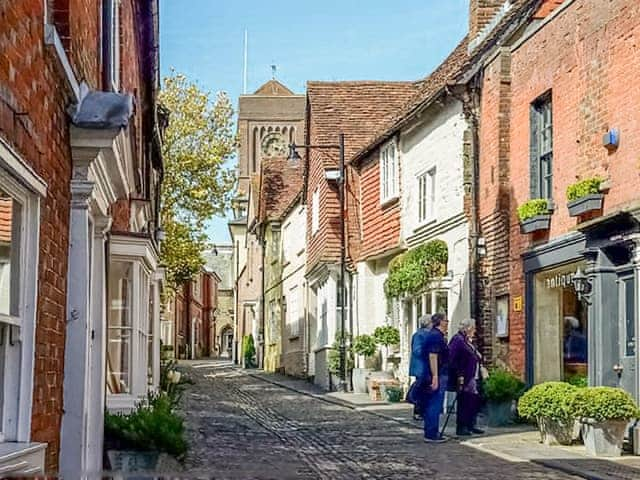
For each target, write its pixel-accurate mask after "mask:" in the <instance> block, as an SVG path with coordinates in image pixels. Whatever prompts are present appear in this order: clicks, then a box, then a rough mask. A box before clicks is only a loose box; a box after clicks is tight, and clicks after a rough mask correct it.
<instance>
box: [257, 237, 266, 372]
mask: <svg viewBox="0 0 640 480" xmlns="http://www.w3.org/2000/svg"><path fill="white" fill-rule="evenodd" d="M261 230H262V232H261V234H262V235H261V236H260V248H261V249H262V251H261V252H260V258H261V262H262V271H261V272H260V276H261V277H262V281H261V283H262V285H261V290H262V291H261V293H260V328H259V330H258V335H260V331H262V348H261V350H260V356H261V358H260V365H261V366H262V368H264V353H265V350H266V345H265V342H264V336H265V335H264V315H265V302H264V291H265V288H264V287H265V285H264V280H265V275H264V267H265V261H264V256H265V251H266V248H265V245H266V241H265V238H264V228H263V227H261Z"/></svg>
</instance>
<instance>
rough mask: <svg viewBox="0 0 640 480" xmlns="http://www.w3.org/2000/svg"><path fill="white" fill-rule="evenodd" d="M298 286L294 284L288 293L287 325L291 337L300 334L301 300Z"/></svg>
mask: <svg viewBox="0 0 640 480" xmlns="http://www.w3.org/2000/svg"><path fill="white" fill-rule="evenodd" d="M299 300H300V299H299V292H298V286H297V285H294V286H293V287H291V288H290V289H289V294H288V295H287V316H286V318H285V320H286V325H287V327H288V330H289V337H297V336H298V335H300V301H299Z"/></svg>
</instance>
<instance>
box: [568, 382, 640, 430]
mask: <svg viewBox="0 0 640 480" xmlns="http://www.w3.org/2000/svg"><path fill="white" fill-rule="evenodd" d="M574 412H575V416H576V418H577V417H582V418H590V419H593V420H596V421H598V422H602V421H605V420H631V419H633V418H637V417H639V416H640V411H639V410H638V406H637V405H636V402H635V401H634V400H633V397H632V396H631V395H629V393H627V392H625V391H624V390H622V389H621V388H614V387H591V388H582V389H580V390H579V391H578V392H577V393H576V395H575V400H574Z"/></svg>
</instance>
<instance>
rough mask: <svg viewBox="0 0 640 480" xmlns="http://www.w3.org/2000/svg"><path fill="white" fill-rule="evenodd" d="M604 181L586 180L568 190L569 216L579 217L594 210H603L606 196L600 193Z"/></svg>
mask: <svg viewBox="0 0 640 480" xmlns="http://www.w3.org/2000/svg"><path fill="white" fill-rule="evenodd" d="M601 185H602V179H601V178H598V177H593V178H586V179H584V180H581V181H579V182H577V183H574V184H573V185H569V187H568V188H567V200H568V203H567V208H568V209H569V215H570V216H572V217H578V216H580V215H584V214H585V213H588V212H592V211H594V210H601V209H602V202H603V200H604V195H603V194H602V193H601V192H600V187H601Z"/></svg>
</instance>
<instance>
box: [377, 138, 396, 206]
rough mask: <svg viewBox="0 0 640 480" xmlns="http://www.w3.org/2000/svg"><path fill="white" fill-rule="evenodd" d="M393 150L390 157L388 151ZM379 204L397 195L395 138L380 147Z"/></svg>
mask: <svg viewBox="0 0 640 480" xmlns="http://www.w3.org/2000/svg"><path fill="white" fill-rule="evenodd" d="M390 151H393V158H391V159H390V157H389V152H390ZM379 165H380V174H379V184H380V204H382V205H384V204H385V203H389V202H391V201H394V200H396V199H397V198H398V197H399V190H400V188H399V181H400V180H399V177H400V175H399V170H400V169H399V165H400V162H399V150H398V144H397V142H396V141H395V140H391V141H390V142H387V143H386V144H385V145H384V146H383V147H382V148H381V149H380V159H379Z"/></svg>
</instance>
